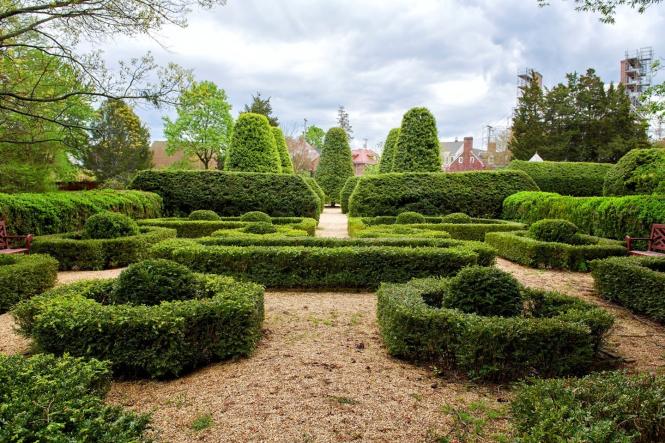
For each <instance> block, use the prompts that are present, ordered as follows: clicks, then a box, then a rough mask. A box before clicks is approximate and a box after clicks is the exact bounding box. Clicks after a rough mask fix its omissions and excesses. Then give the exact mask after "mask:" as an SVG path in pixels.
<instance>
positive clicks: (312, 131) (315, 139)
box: [305, 125, 326, 152]
mask: <svg viewBox="0 0 665 443" xmlns="http://www.w3.org/2000/svg"><path fill="white" fill-rule="evenodd" d="M325 136H326V131H324V130H323V129H321V128H319V127H318V126H314V125H312V126H308V127H307V131H305V141H306V142H307V143H309V144H310V145H311V146H313V147H314V149H316V150H317V151H319V152H321V149H322V148H323V139H324V138H325Z"/></svg>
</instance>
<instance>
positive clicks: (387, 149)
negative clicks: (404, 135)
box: [379, 128, 399, 172]
mask: <svg viewBox="0 0 665 443" xmlns="http://www.w3.org/2000/svg"><path fill="white" fill-rule="evenodd" d="M398 138H399V128H393V129H391V130H390V132H389V133H388V137H386V142H385V143H384V145H383V154H382V155H381V161H380V162H379V172H391V171H392V170H393V163H394V162H395V148H396V147H397V139H398Z"/></svg>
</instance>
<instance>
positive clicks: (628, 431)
mask: <svg viewBox="0 0 665 443" xmlns="http://www.w3.org/2000/svg"><path fill="white" fill-rule="evenodd" d="M663 404H665V377H663V376H654V375H651V374H637V375H628V374H626V373H623V372H604V373H597V374H592V375H588V376H586V377H583V378H568V379H553V380H533V382H531V383H525V384H522V385H521V386H520V387H519V388H518V389H517V395H516V396H515V399H514V400H513V401H512V404H511V408H512V415H513V417H514V423H515V428H516V431H517V435H516V441H517V442H521V443H559V442H564V441H568V442H607V443H626V442H633V443H651V442H656V441H665V416H664V415H663Z"/></svg>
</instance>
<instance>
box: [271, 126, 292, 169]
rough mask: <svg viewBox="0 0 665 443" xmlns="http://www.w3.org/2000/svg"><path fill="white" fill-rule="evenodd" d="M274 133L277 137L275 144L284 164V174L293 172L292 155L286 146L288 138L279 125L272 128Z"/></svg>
mask: <svg viewBox="0 0 665 443" xmlns="http://www.w3.org/2000/svg"><path fill="white" fill-rule="evenodd" d="M272 135H273V136H274V137H275V145H276V146H277V152H278V153H279V158H280V161H281V165H282V174H293V163H291V156H290V155H289V150H288V148H287V147H286V140H285V139H284V133H283V132H282V130H281V129H279V128H278V127H273V128H272Z"/></svg>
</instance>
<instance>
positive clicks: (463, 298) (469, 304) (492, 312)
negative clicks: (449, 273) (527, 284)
mask: <svg viewBox="0 0 665 443" xmlns="http://www.w3.org/2000/svg"><path fill="white" fill-rule="evenodd" d="M520 291H521V287H520V284H519V282H518V281H517V280H516V279H515V277H513V276H512V275H510V274H509V273H507V272H504V271H502V270H500V269H496V268H487V267H483V266H471V267H468V268H464V269H462V270H461V271H460V272H459V273H458V274H457V275H456V276H455V277H453V278H451V279H450V285H449V287H448V294H446V296H445V297H444V299H443V305H444V306H445V307H447V308H454V309H459V310H460V311H462V312H467V313H475V314H479V315H485V316H500V317H512V316H515V315H518V314H519V313H520V312H522V298H521V295H520Z"/></svg>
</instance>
